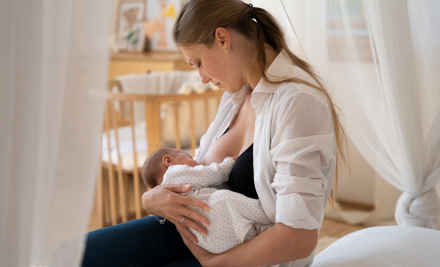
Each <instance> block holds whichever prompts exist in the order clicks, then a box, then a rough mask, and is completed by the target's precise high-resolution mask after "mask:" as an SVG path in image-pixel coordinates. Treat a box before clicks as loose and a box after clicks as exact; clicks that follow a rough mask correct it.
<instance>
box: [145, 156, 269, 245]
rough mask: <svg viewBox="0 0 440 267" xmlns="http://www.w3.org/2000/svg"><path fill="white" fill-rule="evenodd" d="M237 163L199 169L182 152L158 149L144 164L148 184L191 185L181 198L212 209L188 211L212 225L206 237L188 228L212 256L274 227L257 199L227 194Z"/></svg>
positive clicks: (224, 162) (231, 160) (194, 162)
mask: <svg viewBox="0 0 440 267" xmlns="http://www.w3.org/2000/svg"><path fill="white" fill-rule="evenodd" d="M234 164H235V160H234V159H233V158H231V157H227V158H225V160H224V161H223V162H222V163H220V164H217V163H212V164H211V165H209V166H203V165H198V163H197V162H196V161H195V160H194V159H192V157H191V155H189V154H188V153H187V152H185V151H183V150H177V149H173V150H170V149H159V150H157V151H155V152H153V153H152V154H151V155H150V157H149V158H147V160H146V161H145V164H144V169H143V171H142V177H143V179H144V182H145V184H147V185H148V186H149V187H151V188H152V187H154V186H155V185H157V184H190V185H192V189H191V190H190V191H189V192H188V193H184V194H182V195H185V196H191V197H194V198H197V199H199V200H201V201H203V202H205V203H207V204H208V205H209V207H210V210H209V211H205V210H203V209H200V208H195V207H191V206H190V207H189V208H191V209H193V210H194V211H196V212H198V213H199V214H201V215H202V216H203V217H205V218H206V219H207V220H208V221H209V223H210V224H209V228H208V229H207V235H206V236H203V235H201V234H200V233H199V232H197V231H195V230H193V229H191V228H189V230H190V231H191V232H192V233H193V234H194V235H195V236H196V237H197V240H198V245H199V246H201V247H202V248H204V249H206V250H208V251H209V252H211V253H216V254H219V253H223V252H225V251H227V250H230V249H232V248H234V247H236V246H238V245H240V244H242V243H244V242H246V241H248V240H250V239H252V238H254V237H255V236H257V235H258V234H260V233H261V232H263V231H265V230H266V229H268V228H269V227H271V226H273V222H271V221H270V220H269V218H268V217H267V216H266V214H265V212H264V210H263V208H262V206H261V203H260V201H259V200H258V199H253V198H248V197H246V196H244V195H242V194H239V193H236V192H233V191H230V190H227V189H228V186H227V184H225V182H226V181H227V180H228V177H229V174H230V173H231V170H232V167H233V166H234Z"/></svg>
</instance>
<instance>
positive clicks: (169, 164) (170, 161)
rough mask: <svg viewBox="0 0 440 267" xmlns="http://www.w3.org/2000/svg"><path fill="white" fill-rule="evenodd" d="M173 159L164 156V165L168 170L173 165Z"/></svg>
mask: <svg viewBox="0 0 440 267" xmlns="http://www.w3.org/2000/svg"><path fill="white" fill-rule="evenodd" d="M172 162H173V159H172V158H171V156H169V155H165V156H163V158H162V163H163V164H164V165H165V166H167V168H168V167H170V166H171V165H173V163H172Z"/></svg>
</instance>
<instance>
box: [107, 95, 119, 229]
mask: <svg viewBox="0 0 440 267" xmlns="http://www.w3.org/2000/svg"><path fill="white" fill-rule="evenodd" d="M105 106H106V108H105V117H106V121H105V132H106V135H107V149H108V162H107V166H108V180H109V191H110V192H109V198H110V218H111V224H112V225H115V224H117V223H118V222H117V217H116V199H115V184H114V177H113V163H112V158H111V152H112V151H111V146H110V145H111V142H110V130H109V127H110V101H107V103H106V105H105Z"/></svg>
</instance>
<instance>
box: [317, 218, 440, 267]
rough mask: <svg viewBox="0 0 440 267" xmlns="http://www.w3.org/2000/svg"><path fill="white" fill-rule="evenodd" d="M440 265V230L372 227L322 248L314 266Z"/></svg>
mask: <svg viewBox="0 0 440 267" xmlns="http://www.w3.org/2000/svg"><path fill="white" fill-rule="evenodd" d="M327 266H339V267H345V266H347V267H348V266H350V267H352V266H354V267H364V266H390V267H391V266H393V267H394V266H395V267H402V266H408V267H410V266H411V267H413V266H432V267H434V266H440V231H438V230H432V229H426V228H419V227H409V226H381V227H371V228H367V229H363V230H360V231H356V232H354V233H351V234H349V235H347V236H345V237H343V238H341V239H339V240H338V241H336V242H335V243H333V244H332V245H330V246H329V247H327V248H326V249H325V250H323V251H322V252H321V253H320V254H319V255H317V256H316V257H315V259H314V262H313V265H312V267H327Z"/></svg>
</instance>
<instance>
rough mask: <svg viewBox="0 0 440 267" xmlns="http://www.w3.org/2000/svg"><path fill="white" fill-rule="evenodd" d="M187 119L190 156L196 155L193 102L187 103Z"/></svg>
mask: <svg viewBox="0 0 440 267" xmlns="http://www.w3.org/2000/svg"><path fill="white" fill-rule="evenodd" d="M189 117H190V119H189V120H190V127H191V151H192V155H193V156H195V155H196V127H195V123H194V101H191V100H190V101H189Z"/></svg>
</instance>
